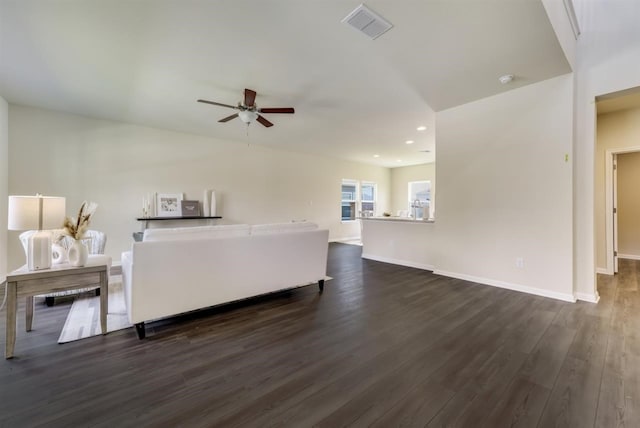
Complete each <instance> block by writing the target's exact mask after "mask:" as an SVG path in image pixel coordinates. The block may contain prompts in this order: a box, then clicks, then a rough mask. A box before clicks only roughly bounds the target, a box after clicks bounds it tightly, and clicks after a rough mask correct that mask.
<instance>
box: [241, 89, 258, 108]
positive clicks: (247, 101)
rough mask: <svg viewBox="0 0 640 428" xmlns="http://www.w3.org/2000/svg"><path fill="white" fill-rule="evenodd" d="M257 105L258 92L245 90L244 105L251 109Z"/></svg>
mask: <svg viewBox="0 0 640 428" xmlns="http://www.w3.org/2000/svg"><path fill="white" fill-rule="evenodd" d="M255 103H256V91H252V90H251V89H245V90H244V105H246V106H247V107H251V106H252V105H254V104H255Z"/></svg>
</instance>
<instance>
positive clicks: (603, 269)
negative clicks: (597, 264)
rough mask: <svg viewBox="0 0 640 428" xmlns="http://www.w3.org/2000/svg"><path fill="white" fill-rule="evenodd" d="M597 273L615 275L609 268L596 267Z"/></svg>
mask: <svg viewBox="0 0 640 428" xmlns="http://www.w3.org/2000/svg"><path fill="white" fill-rule="evenodd" d="M596 273H601V274H603V275H613V272H609V270H608V269H607V268H596Z"/></svg>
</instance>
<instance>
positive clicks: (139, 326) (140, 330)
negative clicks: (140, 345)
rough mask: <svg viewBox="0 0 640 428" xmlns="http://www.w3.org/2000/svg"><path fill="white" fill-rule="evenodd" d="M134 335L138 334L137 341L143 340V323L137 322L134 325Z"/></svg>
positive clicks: (144, 333)
mask: <svg viewBox="0 0 640 428" xmlns="http://www.w3.org/2000/svg"><path fill="white" fill-rule="evenodd" d="M136 333H138V339H140V340H142V339H144V337H145V335H146V332H145V330H144V322H139V323H137V324H136Z"/></svg>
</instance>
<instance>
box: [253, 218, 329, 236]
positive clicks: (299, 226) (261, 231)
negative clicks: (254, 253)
mask: <svg viewBox="0 0 640 428" xmlns="http://www.w3.org/2000/svg"><path fill="white" fill-rule="evenodd" d="M317 228H318V225H317V224H315V223H311V222H307V221H301V222H296V223H269V224H256V225H253V226H251V234H252V235H272V234H275V233H290V232H304V231H308V230H316V229H317Z"/></svg>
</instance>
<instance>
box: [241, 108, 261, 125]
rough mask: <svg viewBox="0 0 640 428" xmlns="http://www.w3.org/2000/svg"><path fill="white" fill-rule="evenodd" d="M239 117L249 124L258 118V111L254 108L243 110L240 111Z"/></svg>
mask: <svg viewBox="0 0 640 428" xmlns="http://www.w3.org/2000/svg"><path fill="white" fill-rule="evenodd" d="M238 117H239V118H240V120H241V121H243V122H244V123H246V124H247V125H248V124H250V123H251V122H253V121H254V120H256V119H257V118H258V113H256V112H255V111H252V110H243V111H241V112H239V113H238Z"/></svg>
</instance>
